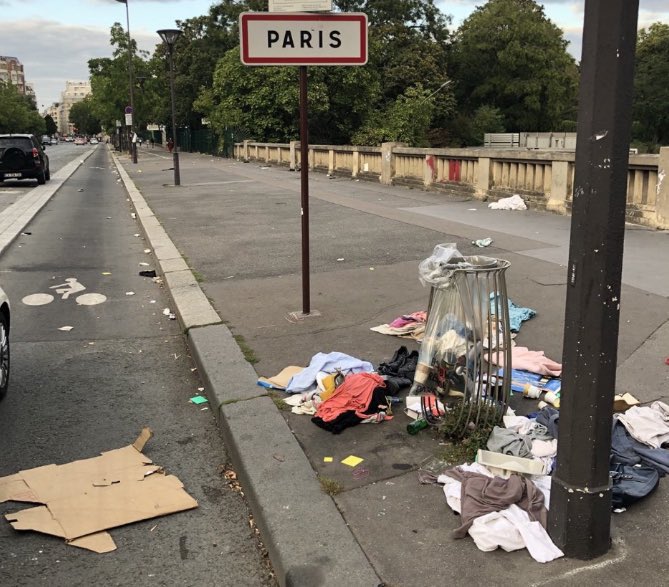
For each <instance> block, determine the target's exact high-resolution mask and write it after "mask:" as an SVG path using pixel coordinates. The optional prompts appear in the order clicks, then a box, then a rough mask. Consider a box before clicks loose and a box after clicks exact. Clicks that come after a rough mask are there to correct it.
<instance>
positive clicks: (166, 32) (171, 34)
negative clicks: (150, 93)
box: [157, 29, 181, 185]
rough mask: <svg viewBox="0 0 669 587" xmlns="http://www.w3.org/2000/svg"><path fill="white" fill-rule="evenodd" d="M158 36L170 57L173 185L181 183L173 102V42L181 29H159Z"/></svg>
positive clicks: (175, 113) (175, 114)
mask: <svg viewBox="0 0 669 587" xmlns="http://www.w3.org/2000/svg"><path fill="white" fill-rule="evenodd" d="M157 32H158V34H159V35H160V38H161V39H162V40H163V42H164V43H165V44H166V45H167V52H168V54H169V57H170V97H171V100H172V140H173V141H174V150H173V152H172V157H173V159H174V185H181V177H180V175H179V144H178V140H177V112H176V108H175V102H174V57H173V54H174V44H175V43H176V42H177V39H178V38H179V35H180V34H181V31H180V30H179V29H161V30H159V31H157Z"/></svg>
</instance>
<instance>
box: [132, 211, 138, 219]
mask: <svg viewBox="0 0 669 587" xmlns="http://www.w3.org/2000/svg"><path fill="white" fill-rule="evenodd" d="M130 218H132V219H133V220H134V219H135V218H137V214H135V213H134V212H130Z"/></svg>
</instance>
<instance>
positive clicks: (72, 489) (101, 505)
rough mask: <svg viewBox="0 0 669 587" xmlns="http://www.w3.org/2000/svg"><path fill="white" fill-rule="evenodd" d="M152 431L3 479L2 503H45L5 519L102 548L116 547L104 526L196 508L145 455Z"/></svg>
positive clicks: (178, 484)
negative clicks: (115, 445) (77, 458)
mask: <svg viewBox="0 0 669 587" xmlns="http://www.w3.org/2000/svg"><path fill="white" fill-rule="evenodd" d="M152 435H153V433H152V432H151V430H150V429H149V428H145V429H144V430H142V433H141V434H140V435H139V437H138V438H137V440H136V441H135V442H134V443H133V444H132V445H129V446H125V447H123V448H119V449H116V450H112V451H109V452H104V453H102V454H101V455H100V456H98V457H93V458H90V459H85V460H80V461H73V462H71V463H66V464H64V465H46V466H44V467H37V468H34V469H29V470H26V471H21V472H19V473H17V474H15V475H10V476H8V477H3V478H0V503H1V502H4V501H10V500H11V501H24V502H33V503H39V504H42V505H39V506H37V507H32V508H28V509H25V510H21V511H19V512H15V513H13V514H7V515H6V516H5V518H6V519H7V520H8V521H9V522H10V523H11V525H12V527H13V528H14V529H16V530H34V531H36V532H43V533H44V534H50V535H52V536H58V537H61V538H64V539H65V540H67V541H68V543H69V544H71V545H72V546H77V547H79V548H85V549H88V550H92V551H93V552H98V553H103V552H110V551H112V550H115V549H116V545H115V544H114V541H113V539H112V537H111V536H110V535H109V534H108V533H107V532H105V530H108V529H110V528H115V527H118V526H123V525H125V524H130V523H132V522H138V521H140V520H147V519H150V518H156V517H159V516H163V515H166V514H171V513H175V512H179V511H184V510H188V509H191V508H195V507H197V501H195V500H194V499H193V498H192V497H191V496H190V495H188V493H186V491H185V490H184V488H183V484H182V483H181V481H179V479H177V478H176V477H175V476H173V475H165V474H164V472H163V470H162V469H161V468H160V467H159V466H157V465H153V464H152V463H151V459H149V458H148V457H146V456H145V455H143V454H142V452H141V450H142V449H143V448H144V445H145V444H146V442H147V441H148V440H149V439H150V438H151V436H152Z"/></svg>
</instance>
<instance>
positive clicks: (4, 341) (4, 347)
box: [0, 288, 10, 400]
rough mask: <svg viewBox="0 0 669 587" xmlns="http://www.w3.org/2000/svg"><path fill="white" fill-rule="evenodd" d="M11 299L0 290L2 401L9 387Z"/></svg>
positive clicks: (0, 375)
mask: <svg viewBox="0 0 669 587" xmlns="http://www.w3.org/2000/svg"><path fill="white" fill-rule="evenodd" d="M9 316H10V310H9V298H7V294H6V293H5V292H4V291H3V290H2V288H0V400H1V399H2V398H3V397H5V394H6V393H7V388H8V387H9V322H10V320H9Z"/></svg>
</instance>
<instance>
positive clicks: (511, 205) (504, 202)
mask: <svg viewBox="0 0 669 587" xmlns="http://www.w3.org/2000/svg"><path fill="white" fill-rule="evenodd" d="M488 208H490V209H492V210H527V205H526V204H525V202H524V201H523V198H521V197H520V196H519V195H518V194H514V195H513V196H510V197H509V198H501V199H500V200H497V201H496V202H490V204H488Z"/></svg>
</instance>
